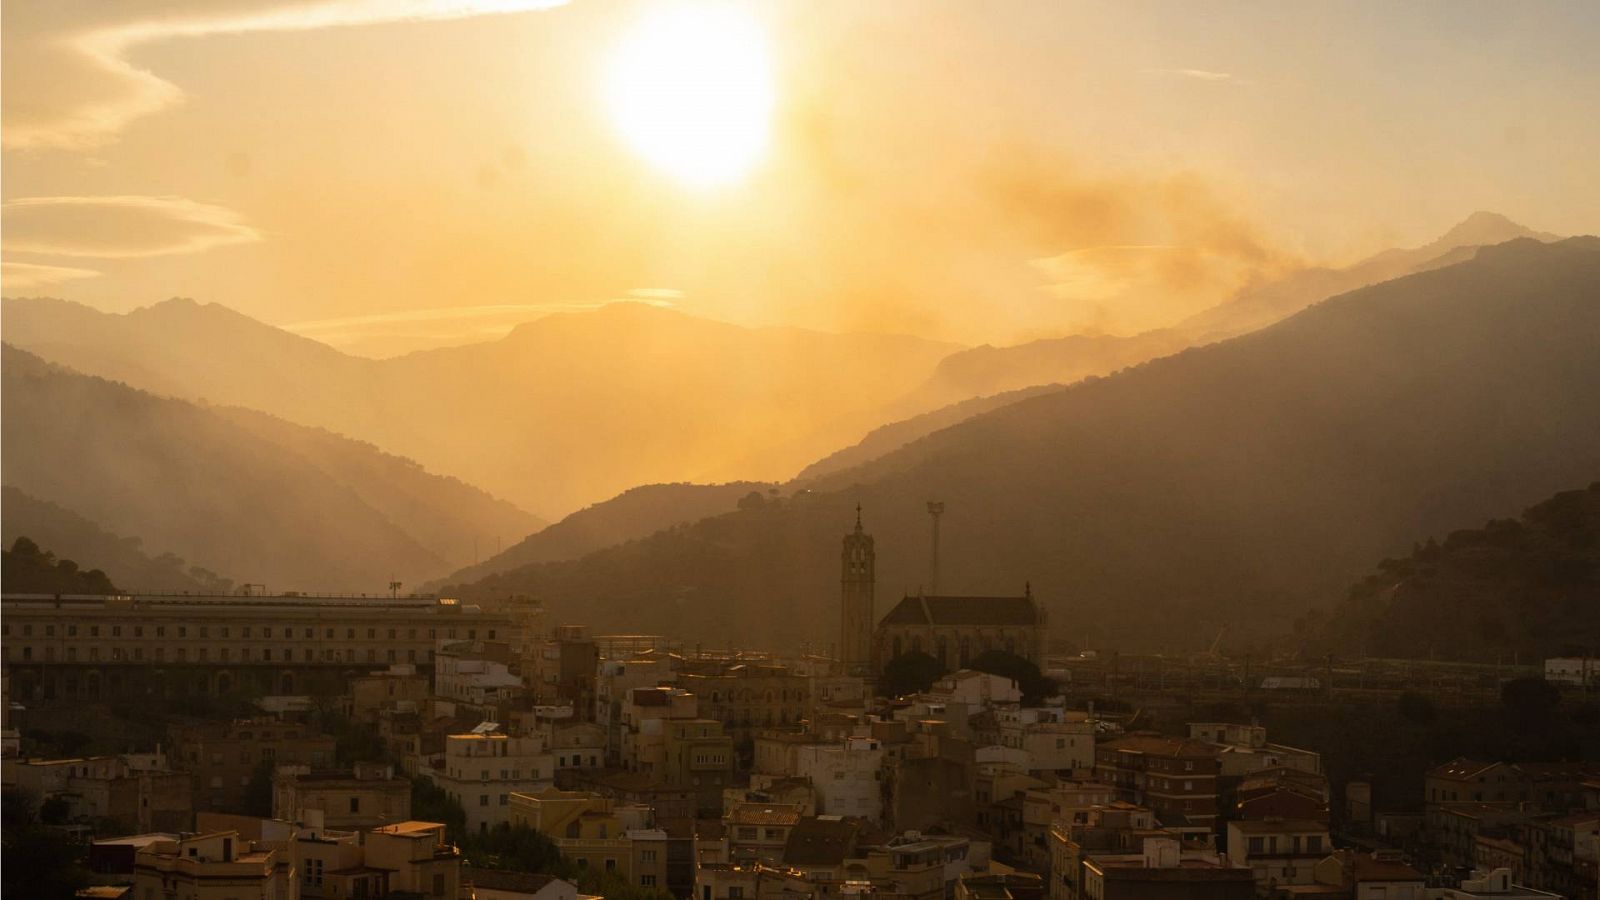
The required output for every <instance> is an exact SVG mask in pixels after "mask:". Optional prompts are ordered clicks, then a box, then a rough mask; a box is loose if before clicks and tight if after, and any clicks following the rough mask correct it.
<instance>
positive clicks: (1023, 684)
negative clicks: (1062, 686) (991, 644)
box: [967, 650, 1058, 703]
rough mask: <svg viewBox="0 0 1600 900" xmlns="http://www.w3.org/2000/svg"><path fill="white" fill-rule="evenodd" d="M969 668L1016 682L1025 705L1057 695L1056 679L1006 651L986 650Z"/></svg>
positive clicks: (968, 665) (969, 664)
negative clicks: (1048, 676) (1047, 676)
mask: <svg viewBox="0 0 1600 900" xmlns="http://www.w3.org/2000/svg"><path fill="white" fill-rule="evenodd" d="M967 668H969V669H972V670H973V671H976V672H988V673H989V674H990V675H1000V676H1002V677H1005V678H1010V679H1012V680H1014V681H1016V683H1017V687H1019V688H1021V689H1022V701H1023V702H1024V703H1037V702H1039V701H1040V700H1043V699H1044V698H1046V697H1049V696H1051V695H1053V694H1055V692H1056V690H1057V688H1058V686H1057V684H1056V682H1055V679H1053V678H1046V677H1045V676H1044V673H1042V672H1040V671H1039V667H1038V666H1036V665H1034V664H1033V663H1031V662H1029V661H1027V660H1026V659H1023V658H1022V657H1020V656H1018V655H1017V654H1015V653H1007V652H1006V651H1004V650H985V651H984V652H983V653H980V654H978V658H977V659H974V660H973V661H972V662H970V663H968V664H967Z"/></svg>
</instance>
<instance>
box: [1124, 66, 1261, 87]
mask: <svg viewBox="0 0 1600 900" xmlns="http://www.w3.org/2000/svg"><path fill="white" fill-rule="evenodd" d="M1145 71H1146V72H1148V73H1150V74H1152V75H1176V76H1178V77H1180V78H1192V79H1194V80H1196V81H1231V82H1233V83H1235V84H1244V83H1245V82H1244V81H1243V80H1242V79H1240V78H1239V77H1238V76H1236V75H1234V74H1233V73H1232V72H1217V71H1213V70H1211V69H1145Z"/></svg>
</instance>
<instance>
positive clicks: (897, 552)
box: [452, 238, 1600, 643]
mask: <svg viewBox="0 0 1600 900" xmlns="http://www.w3.org/2000/svg"><path fill="white" fill-rule="evenodd" d="M1597 347H1600V239H1596V238H1572V239H1567V240H1562V241H1558V242H1554V243H1549V244H1543V243H1540V242H1538V241H1536V240H1532V239H1526V238H1524V239H1518V240H1514V241H1510V242H1508V243H1505V244H1501V245H1498V246H1493V247H1487V248H1483V249H1480V250H1477V251H1475V252H1474V253H1473V254H1472V255H1471V256H1470V258H1467V259H1465V260H1464V261H1460V262H1456V263H1453V264H1448V265H1443V266H1439V267H1436V268H1428V269H1427V270H1426V271H1423V272H1419V273H1417V274H1413V275H1408V276H1405V277H1401V278H1398V279H1395V280H1392V281H1387V282H1384V283H1382V284H1378V285H1374V286H1370V287H1366V288H1362V289H1359V290H1356V291H1353V292H1350V293H1347V294H1343V295H1340V296H1337V297H1334V298H1331V299H1328V300H1325V301H1323V302H1321V303H1318V304H1316V305H1314V306H1312V307H1310V308H1309V309H1306V310H1303V311H1301V312H1299V313H1297V314H1295V315H1293V316H1290V317H1289V318H1287V319H1285V320H1283V321H1281V322H1278V323H1277V324H1275V325H1271V326H1269V327H1266V328H1264V329H1262V330H1259V331H1256V332H1252V333H1249V334H1246V335H1243V336H1240V337H1236V338H1232V339H1229V340H1224V341H1220V342H1217V343H1213V344H1210V345H1207V346H1204V347H1197V348H1191V349H1188V350H1184V351H1182V352H1179V353H1176V354H1174V355H1170V356H1166V357H1163V358H1160V359H1157V360H1154V361H1151V362H1147V363H1144V364H1142V365H1139V366H1136V367H1133V368H1130V369H1126V370H1123V371H1120V372H1117V373H1115V374H1112V375H1109V376H1107V377H1103V378H1094V379H1086V380H1084V381H1082V382H1079V383H1077V384H1075V385H1072V386H1069V387H1064V388H1061V389H1058V390H1053V391H1046V392H1042V393H1038V394H1036V395H1033V396H1028V397H1025V398H1023V399H1020V400H1018V401H1017V402H1013V403H1009V404H1007V405H1004V406H1001V407H999V408H996V409H992V410H989V411H987V412H982V413H980V414H978V415H975V416H973V417H971V418H968V419H965V420H964V421H960V422H958V423H956V424H953V425H950V426H948V427H945V428H942V429H941V430H937V431H934V432H932V433H931V434H928V435H926V436H924V437H922V438H920V439H917V440H914V441H912V442H911V443H909V444H907V445H905V446H902V447H900V448H898V449H896V450H894V451H892V452H889V453H886V454H883V455H881V456H878V457H876V458H875V459H872V460H870V461H868V462H865V463H862V464H860V465H855V466H852V467H849V468H845V469H842V470H840V471H835V472H831V473H829V474H825V475H823V476H821V477H818V478H816V479H813V480H812V481H811V482H810V483H808V484H807V485H806V488H807V489H806V490H801V491H798V492H796V493H794V494H792V495H791V496H789V497H788V498H785V499H784V500H783V501H782V502H777V503H766V504H763V505H761V506H760V507H756V508H750V509H740V510H736V511H733V512H730V513H727V514H724V515H722V516H717V517H714V518H710V519H706V520H703V521H701V522H699V523H696V524H694V525H691V526H688V527H684V528H675V529H672V530H670V531H666V532H661V533H658V534H656V535H654V536H652V537H650V538H648V539H645V540H641V541H635V542H632V543H630V544H626V545H622V546H618V547H612V548H608V549H606V550H602V551H599V552H596V553H591V554H589V555H588V556H585V557H582V558H580V559H576V560H565V561H559V562H543V563H536V564H531V565H527V566H523V567H521V568H518V569H514V570H511V571H508V572H503V573H500V574H498V575H495V576H492V577H490V578H487V579H484V580H481V581H478V582H476V583H472V584H463V585H458V586H456V587H454V588H453V589H452V590H454V591H455V592H457V593H460V594H462V595H464V596H488V595H492V594H504V593H506V592H514V593H527V594H533V595H535V596H538V597H541V598H542V599H544V600H545V601H546V603H548V604H549V605H550V606H551V607H552V608H553V609H554V610H555V611H556V612H557V613H558V614H560V615H567V616H576V617H581V618H582V619H583V620H585V621H591V622H595V623H596V625H597V627H602V628H604V627H620V626H621V625H622V624H623V623H626V625H627V627H629V628H632V629H644V630H651V629H655V630H661V631H669V632H673V633H679V634H699V635H704V636H706V637H707V639H708V640H719V639H720V640H726V641H747V642H752V643H760V642H769V643H770V642H773V641H780V640H797V639H805V638H816V637H820V636H823V635H827V634H829V633H831V631H832V623H833V622H834V616H835V612H834V610H835V605H836V603H837V590H838V588H837V582H836V578H837V568H836V567H837V564H838V563H837V547H838V543H837V542H838V540H839V537H840V535H842V534H843V533H844V531H845V530H846V529H847V527H848V525H849V524H850V522H851V520H852V513H851V512H850V509H851V507H853V506H854V505H855V503H856V502H861V503H863V504H864V505H865V508H866V516H867V524H868V527H869V530H871V531H873V532H874V533H875V534H876V536H877V538H878V548H879V557H878V571H879V582H880V592H881V593H882V594H884V595H885V597H884V601H883V602H888V600H889V599H892V597H891V596H890V595H893V594H895V593H898V592H899V591H902V590H908V591H915V590H916V589H917V588H918V586H919V585H925V584H926V583H927V582H928V581H929V580H930V578H931V576H930V575H929V574H928V570H927V567H928V551H927V537H926V535H927V529H928V525H927V520H926V514H925V512H924V509H923V506H924V502H925V501H927V500H929V499H940V500H943V501H945V502H946V503H947V509H948V512H947V513H946V514H945V516H944V519H943V532H944V542H945V543H944V549H943V551H942V560H943V562H944V567H945V569H944V571H942V572H941V573H940V574H939V584H940V587H941V588H942V589H944V590H946V591H956V592H960V591H973V592H978V593H1005V592H1014V591H1018V590H1020V589H1021V587H1022V585H1023V583H1024V582H1031V583H1032V586H1033V590H1034V593H1035V595H1036V596H1039V597H1042V598H1044V599H1045V600H1046V602H1047V603H1048V604H1049V605H1050V608H1051V609H1052V610H1053V611H1054V612H1056V613H1058V614H1069V615H1070V619H1063V621H1071V622H1073V628H1075V629H1077V628H1082V627H1085V626H1089V627H1096V628H1098V629H1101V630H1099V631H1097V632H1095V636H1096V639H1105V638H1107V637H1115V638H1116V639H1118V640H1119V641H1122V642H1128V641H1136V640H1138V639H1142V638H1151V639H1154V638H1158V637H1168V638H1170V637H1180V638H1181V636H1182V635H1183V634H1184V633H1186V631H1187V630H1189V629H1190V628H1192V624H1193V622H1194V621H1195V618H1196V616H1199V615H1204V616H1208V617H1212V618H1216V617H1226V618H1228V619H1230V620H1231V621H1233V622H1234V623H1235V626H1236V631H1241V632H1242V631H1248V630H1249V629H1250V628H1251V627H1252V626H1254V627H1258V628H1263V629H1266V628H1268V626H1271V627H1272V628H1286V627H1287V625H1288V622H1287V617H1292V616H1293V615H1296V614H1298V613H1299V612H1302V611H1303V610H1304V609H1306V608H1307V607H1308V606H1309V605H1311V604H1312V603H1314V602H1317V601H1319V600H1325V599H1326V598H1328V597H1330V596H1334V595H1336V594H1337V593H1338V592H1339V591H1341V590H1342V587H1343V585H1347V584H1349V583H1350V582H1351V581H1353V580H1355V578H1357V577H1358V576H1359V575H1360V573H1361V571H1362V570H1363V569H1364V568H1365V567H1366V566H1369V565H1370V564H1371V561H1372V560H1373V559H1377V558H1381V557H1382V556H1385V555H1388V554H1390V553H1393V552H1395V551H1396V550H1397V549H1399V548H1403V547H1407V546H1410V543H1411V541H1412V540H1414V537H1413V536H1414V535H1415V534H1417V533H1419V531H1420V532H1422V533H1429V532H1436V531H1442V530H1444V529H1447V528H1450V527H1455V525H1456V523H1459V522H1463V521H1474V520H1482V519H1484V518H1488V517H1489V516H1492V515H1495V514H1497V513H1498V512H1499V511H1500V510H1503V509H1506V508H1515V506H1516V505H1517V504H1519V503H1520V502H1522V500H1523V498H1526V497H1529V496H1540V495H1542V494H1549V493H1552V492H1554V491H1556V490H1560V489H1562V488H1563V487H1565V486H1567V485H1570V484H1573V483H1586V482H1587V481H1589V480H1592V478H1593V477H1594V475H1595V474H1596V473H1600V416H1597V415H1595V404H1594V398H1595V397H1596V396H1600V352H1596V351H1597ZM1132 610H1137V612H1130V611H1132ZM1274 616H1281V617H1284V618H1283V619H1282V620H1276V621H1275V620H1274V619H1273V617H1274ZM1079 637H1084V638H1087V637H1089V636H1088V635H1079Z"/></svg>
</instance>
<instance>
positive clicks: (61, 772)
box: [4, 747, 194, 833]
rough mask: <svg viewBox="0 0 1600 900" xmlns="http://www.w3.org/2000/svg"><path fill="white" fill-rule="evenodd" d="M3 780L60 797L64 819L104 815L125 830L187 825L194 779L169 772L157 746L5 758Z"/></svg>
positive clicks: (173, 828)
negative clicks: (59, 756)
mask: <svg viewBox="0 0 1600 900" xmlns="http://www.w3.org/2000/svg"><path fill="white" fill-rule="evenodd" d="M4 772H5V778H4V780H5V784H6V786H7V787H17V788H20V789H21V790H23V791H24V792H26V793H27V794H29V795H31V796H33V797H35V798H37V799H38V801H39V802H40V803H43V802H44V801H47V800H57V799H58V800H62V801H65V802H66V804H67V817H68V819H69V820H73V821H78V820H104V819H109V820H111V821H113V822H115V823H117V826H118V827H120V828H122V829H125V830H127V831H129V832H140V833H146V832H151V831H157V830H161V831H177V830H181V829H183V828H186V827H188V823H189V819H190V816H191V815H192V814H193V808H194V792H193V791H194V782H193V780H192V779H191V778H190V776H189V773H187V772H177V771H173V767H172V766H171V764H170V762H169V759H168V757H167V754H165V753H164V752H162V750H161V748H160V747H157V748H156V750H155V751H154V752H152V753H126V754H122V755H119V756H96V757H90V758H87V759H34V760H24V759H7V760H5V762H4Z"/></svg>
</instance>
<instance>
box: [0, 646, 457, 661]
mask: <svg viewBox="0 0 1600 900" xmlns="http://www.w3.org/2000/svg"><path fill="white" fill-rule="evenodd" d="M13 649H14V648H13V647H12V646H11V645H10V644H7V645H5V646H4V647H0V651H3V653H4V658H5V659H6V660H8V661H9V660H11V659H12V655H11V652H12V650H13ZM16 649H18V650H19V652H18V657H17V658H18V659H19V660H20V661H22V662H33V661H35V660H39V661H41V662H56V661H57V656H56V647H55V645H54V644H51V645H49V646H46V647H44V648H43V652H42V653H40V654H38V655H35V653H34V648H33V646H32V645H31V644H30V645H24V646H23V647H21V648H16ZM212 649H216V651H217V652H216V655H215V656H212V655H211V650H212ZM100 650H101V648H99V647H89V648H88V652H87V653H85V654H84V655H83V659H82V660H81V661H83V662H146V661H149V662H158V663H162V662H167V661H168V656H167V648H166V647H155V648H152V649H151V651H150V653H149V655H148V656H147V655H146V653H145V648H143V647H132V648H128V647H111V648H109V652H108V653H106V654H105V655H104V656H103V657H102V655H101V652H100ZM423 659H424V660H425V661H431V660H432V659H433V651H432V650H424V651H423ZM60 660H61V661H62V662H69V663H74V662H79V661H80V660H79V658H78V648H77V647H64V648H62V653H61V656H60ZM171 661H172V662H180V663H182V662H191V661H192V662H202V663H208V662H224V663H227V662H235V661H237V662H244V663H248V662H266V663H270V662H282V663H292V662H295V652H294V648H293V647H284V648H282V650H274V648H272V647H260V648H253V647H241V648H239V649H238V652H237V654H236V653H235V652H234V649H233V648H231V647H219V648H210V647H198V648H196V649H195V652H194V655H193V656H192V657H191V656H190V654H189V648H187V647H178V648H177V649H176V650H174V651H173V653H172V656H171ZM300 661H301V662H318V661H321V662H333V663H337V662H346V663H353V662H359V661H365V662H369V663H376V662H378V661H379V659H378V651H377V649H376V648H371V647H369V648H367V650H366V653H365V660H361V659H358V657H357V651H356V649H355V648H354V647H346V648H344V650H342V651H341V650H338V649H336V648H333V647H324V648H322V651H321V652H320V653H318V652H317V651H315V650H314V649H312V648H311V647H303V648H301V650H300ZM384 661H385V662H391V663H395V662H399V661H400V651H398V650H396V649H395V648H393V647H390V648H389V649H387V650H385V651H384ZM405 661H406V662H412V663H414V662H416V661H417V650H416V648H414V647H413V648H410V649H407V650H406V651H405Z"/></svg>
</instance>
